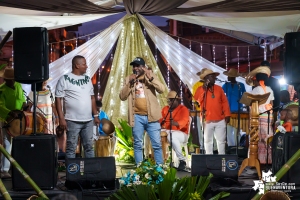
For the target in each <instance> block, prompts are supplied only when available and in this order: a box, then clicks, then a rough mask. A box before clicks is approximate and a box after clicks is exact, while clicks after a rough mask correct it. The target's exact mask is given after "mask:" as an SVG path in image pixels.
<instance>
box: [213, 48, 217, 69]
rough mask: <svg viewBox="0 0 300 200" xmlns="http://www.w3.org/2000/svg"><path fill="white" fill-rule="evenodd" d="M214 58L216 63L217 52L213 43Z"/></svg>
mask: <svg viewBox="0 0 300 200" xmlns="http://www.w3.org/2000/svg"><path fill="white" fill-rule="evenodd" d="M213 59H214V64H216V52H215V45H213Z"/></svg>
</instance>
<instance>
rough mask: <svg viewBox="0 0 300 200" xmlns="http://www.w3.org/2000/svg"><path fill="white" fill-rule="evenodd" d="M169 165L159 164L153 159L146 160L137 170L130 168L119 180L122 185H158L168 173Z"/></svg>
mask: <svg viewBox="0 0 300 200" xmlns="http://www.w3.org/2000/svg"><path fill="white" fill-rule="evenodd" d="M168 169H169V167H168V165H157V164H155V162H154V161H153V160H144V161H143V162H141V163H140V164H139V165H138V166H137V168H136V169H135V170H130V171H129V172H127V174H126V175H125V176H124V177H122V178H121V179H120V180H119V182H120V185H121V186H124V185H125V186H132V185H140V184H143V185H158V184H160V183H161V182H163V180H164V176H165V175H166V174H167V171H168Z"/></svg>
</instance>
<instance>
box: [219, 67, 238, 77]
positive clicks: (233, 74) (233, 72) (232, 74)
mask: <svg viewBox="0 0 300 200" xmlns="http://www.w3.org/2000/svg"><path fill="white" fill-rule="evenodd" d="M223 74H224V75H226V76H228V77H238V76H240V75H241V74H239V73H238V71H237V70H236V69H234V68H231V69H230V70H229V71H225V72H223Z"/></svg>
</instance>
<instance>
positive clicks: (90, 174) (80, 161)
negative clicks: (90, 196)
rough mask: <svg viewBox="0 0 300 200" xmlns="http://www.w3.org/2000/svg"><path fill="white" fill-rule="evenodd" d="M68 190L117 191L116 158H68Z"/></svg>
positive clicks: (66, 184)
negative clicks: (96, 189) (100, 189)
mask: <svg viewBox="0 0 300 200" xmlns="http://www.w3.org/2000/svg"><path fill="white" fill-rule="evenodd" d="M66 176H67V179H66V182H65V186H66V187H67V188H68V189H83V188H84V189H95V188H98V189H99V188H102V189H115V187H116V183H115V182H116V163H115V157H95V158H67V159H66Z"/></svg>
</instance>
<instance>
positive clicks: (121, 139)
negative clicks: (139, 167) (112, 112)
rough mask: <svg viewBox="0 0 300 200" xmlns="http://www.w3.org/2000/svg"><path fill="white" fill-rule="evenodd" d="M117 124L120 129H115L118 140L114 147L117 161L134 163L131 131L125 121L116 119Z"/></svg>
mask: <svg viewBox="0 0 300 200" xmlns="http://www.w3.org/2000/svg"><path fill="white" fill-rule="evenodd" d="M118 122H119V124H120V126H121V127H120V128H117V127H116V129H115V131H116V137H117V140H118V143H117V147H116V153H117V154H118V157H117V161H122V162H126V163H134V150H133V137H132V129H131V127H130V126H129V125H128V123H127V121H126V120H123V119H118Z"/></svg>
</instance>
